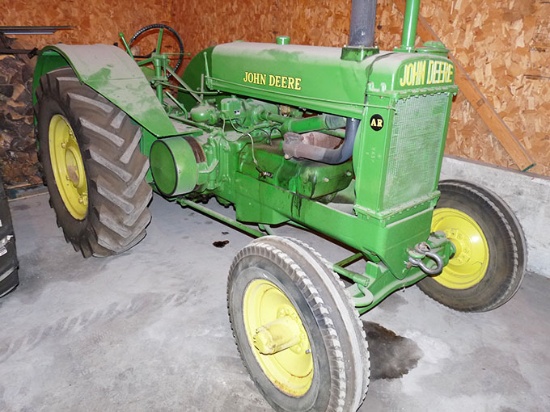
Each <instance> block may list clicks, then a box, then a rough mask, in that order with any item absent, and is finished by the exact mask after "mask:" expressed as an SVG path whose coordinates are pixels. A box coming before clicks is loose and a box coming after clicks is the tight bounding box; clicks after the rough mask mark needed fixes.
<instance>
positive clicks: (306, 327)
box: [228, 236, 369, 412]
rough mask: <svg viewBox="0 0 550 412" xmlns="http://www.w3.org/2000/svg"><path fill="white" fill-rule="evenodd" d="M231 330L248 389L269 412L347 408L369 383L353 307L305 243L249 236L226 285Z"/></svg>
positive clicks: (364, 347) (363, 342)
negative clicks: (255, 391)
mask: <svg viewBox="0 0 550 412" xmlns="http://www.w3.org/2000/svg"><path fill="white" fill-rule="evenodd" d="M228 309H229V316H230V320H231V324H232V327H233V334H234V337H235V340H236V342H237V346H238V348H239V352H240V354H241V358H242V359H243V362H244V364H245V366H246V368H247V369H248V371H249V373H250V375H251V377H252V379H253V381H254V382H255V384H256V386H257V387H258V389H259V390H260V392H262V394H263V395H264V397H265V398H266V400H267V401H268V402H269V403H270V404H271V406H272V407H273V408H274V409H275V410H277V411H287V412H289V411H295V412H298V411H355V410H357V409H358V408H359V406H360V405H361V403H362V401H363V399H364V396H365V393H366V391H367V388H368V383H369V356H368V348H367V342H366V338H365V335H364V331H363V329H362V327H361V324H360V321H359V317H358V314H357V311H356V310H355V308H354V306H353V304H352V303H351V300H350V299H349V297H348V296H347V294H346V292H345V290H344V288H343V287H342V284H341V283H340V281H339V279H337V277H336V275H335V274H334V273H333V272H332V271H331V270H330V269H329V268H328V267H327V265H326V264H325V262H324V261H323V260H322V259H321V258H320V256H319V255H318V254H317V253H316V252H315V251H314V250H313V249H311V248H309V247H308V246H307V245H304V244H302V243H300V242H298V241H295V240H293V239H287V238H280V237H277V236H266V237H263V238H260V239H257V240H255V241H253V242H252V243H251V244H250V245H248V246H247V247H245V248H244V249H243V250H241V251H240V252H239V254H238V255H237V256H236V257H235V260H234V261H233V265H232V266H231V270H230V274H229V282H228Z"/></svg>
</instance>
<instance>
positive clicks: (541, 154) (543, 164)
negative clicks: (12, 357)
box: [174, 0, 550, 176]
mask: <svg viewBox="0 0 550 412" xmlns="http://www.w3.org/2000/svg"><path fill="white" fill-rule="evenodd" d="M378 3H379V7H378V14H377V32H376V39H377V43H378V45H379V46H380V47H381V48H382V49H386V50H391V49H392V48H393V47H395V46H398V45H399V44H400V37H401V27H402V20H403V19H402V15H401V14H400V13H399V11H398V9H397V8H396V7H395V5H394V1H393V0H379V2H378ZM189 4H197V5H198V4H199V2H198V1H196V0H193V1H187V2H181V3H177V4H175V5H174V16H175V23H174V24H176V25H177V26H178V28H179V29H180V30H181V31H182V32H183V33H185V37H186V41H187V44H188V47H187V49H188V50H189V51H191V52H192V53H195V52H197V51H199V50H200V49H201V48H202V47H205V46H208V45H213V44H216V43H218V42H225V41H232V40H237V39H241V40H247V41H272V40H273V39H274V37H275V36H276V35H278V34H288V35H290V36H291V38H292V42H293V43H301V44H313V45H323V46H337V47H338V46H342V45H343V44H345V43H346V39H347V35H348V26H349V10H350V4H351V2H350V1H347V0H334V1H326V0H317V1H314V0H300V1H289V0H276V1H266V0H260V1H251V0H248V1H246V0H243V1H241V2H239V5H238V7H237V6H236V5H234V4H233V5H228V4H227V2H225V1H222V0H214V1H212V2H210V3H209V5H208V6H206V7H207V8H208V11H207V13H206V14H203V13H202V12H204V11H205V9H204V7H203V6H200V7H198V6H195V7H193V6H192V7H191V8H189ZM262 13H263V14H262ZM421 15H422V16H424V17H425V18H426V19H427V21H428V22H429V24H430V25H431V26H432V27H433V29H434V30H435V31H436V33H437V34H438V36H439V37H440V38H442V40H443V41H444V43H445V44H446V46H447V47H448V48H449V49H450V50H451V51H452V53H453V54H454V55H455V56H456V57H457V58H458V60H459V61H460V62H461V63H462V64H463V65H464V67H465V68H466V69H467V71H468V74H469V75H470V76H471V77H472V78H473V79H474V80H475V82H476V84H477V85H478V87H479V88H480V90H481V91H482V92H483V93H484V94H485V95H486V97H487V98H488V100H489V102H490V103H491V104H492V105H493V106H494V107H495V109H496V111H497V112H498V113H499V115H500V116H501V117H502V118H503V120H504V122H505V123H506V125H507V126H508V127H509V128H510V129H511V130H512V132H513V133H514V134H515V136H516V137H517V138H518V139H519V140H520V142H521V143H522V144H523V146H524V147H525V148H526V149H527V151H528V152H529V153H530V154H531V155H532V156H533V157H534V158H535V161H536V162H537V166H536V167H535V168H533V169H532V170H531V172H534V173H539V174H542V175H548V176H550V126H549V125H550V122H549V121H548V120H547V119H548V118H549V117H550V99H549V98H548V96H549V95H550V73H549V72H550V44H549V43H550V37H549V36H550V34H549V32H550V29H549V27H550V25H549V22H550V19H549V18H548V16H549V15H550V3H549V2H547V1H544V0H522V1H519V0H495V1H493V2H481V3H479V2H474V1H472V0H454V1H451V2H444V3H442V2H439V1H437V0H423V2H422V6H421ZM418 42H420V39H418ZM447 153H449V154H454V155H457V156H462V157H467V158H471V159H475V160H480V161H483V162H486V163H492V164H496V165H499V166H503V167H508V168H513V169H517V166H516V165H515V163H514V161H513V160H512V159H511V157H510V156H509V155H508V153H507V152H506V151H505V150H504V148H503V147H502V145H501V144H500V142H499V141H498V139H497V138H496V137H495V136H494V135H493V134H492V133H491V131H490V130H489V128H488V127H487V126H486V125H485V123H484V122H483V121H482V119H481V118H480V117H479V115H478V114H477V112H476V111H475V109H474V108H473V107H472V106H471V105H470V103H469V102H467V101H466V100H465V99H464V97H463V96H462V95H461V94H459V95H458V96H457V99H456V101H455V103H454V107H453V112H452V121H451V126H450V132H449V140H448V145H447Z"/></svg>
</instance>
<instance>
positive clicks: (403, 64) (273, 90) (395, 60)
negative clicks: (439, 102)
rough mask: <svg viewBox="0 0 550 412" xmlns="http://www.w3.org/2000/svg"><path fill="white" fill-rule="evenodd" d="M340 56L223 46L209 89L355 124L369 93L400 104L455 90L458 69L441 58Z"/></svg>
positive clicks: (323, 50)
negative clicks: (418, 95)
mask: <svg viewBox="0 0 550 412" xmlns="http://www.w3.org/2000/svg"><path fill="white" fill-rule="evenodd" d="M341 55H342V49H340V48H336V47H313V46H300V45H279V44H269V43H267V44H266V43H247V42H235V43H229V44H223V45H220V46H216V47H214V49H213V51H212V67H211V70H210V73H211V76H209V77H207V86H208V87H209V88H211V89H214V90H220V91H223V92H228V93H234V94H239V95H246V96H250V97H253V98H257V99H262V100H269V101H272V102H277V103H283V104H288V105H292V106H298V107H302V108H307V109H310V110H316V111H320V112H325V113H332V114H337V115H341V116H346V117H354V118H361V117H362V114H363V111H364V108H365V106H366V101H365V100H366V95H367V93H371V92H374V93H376V94H384V95H389V96H393V97H396V98H398V97H405V95H406V94H408V93H410V92H411V91H412V90H415V91H416V92H418V89H419V88H421V89H426V92H427V93H433V92H434V90H431V89H433V88H437V89H438V90H439V89H446V90H449V89H451V91H452V92H453V93H454V92H455V89H456V87H455V86H454V85H453V82H454V66H453V64H452V62H451V61H450V60H448V59H446V58H445V57H442V56H437V55H432V54H418V53H392V52H381V53H379V54H375V55H372V56H369V57H367V58H365V59H364V60H362V61H353V60H342V59H341ZM441 91H443V90H441Z"/></svg>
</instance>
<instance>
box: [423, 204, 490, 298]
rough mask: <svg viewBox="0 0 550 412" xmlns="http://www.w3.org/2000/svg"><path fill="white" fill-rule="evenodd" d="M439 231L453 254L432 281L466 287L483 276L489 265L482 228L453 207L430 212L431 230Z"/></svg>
mask: <svg viewBox="0 0 550 412" xmlns="http://www.w3.org/2000/svg"><path fill="white" fill-rule="evenodd" d="M436 231H442V232H445V235H446V236H447V238H448V239H450V240H451V241H452V242H453V244H454V246H455V248H456V253H455V254H454V256H453V257H452V258H451V260H450V261H449V264H448V265H447V266H445V268H444V269H443V272H442V273H441V274H440V275H438V276H435V277H434V280H435V281H437V282H439V283H440V284H441V285H443V286H445V287H447V288H450V289H468V288H471V287H473V286H475V285H477V284H479V282H481V280H482V279H483V278H484V276H485V273H486V272H487V267H488V266H489V246H488V243H487V239H486V237H485V235H484V233H483V230H482V229H481V227H479V225H478V224H477V223H476V222H475V220H473V219H472V218H471V217H470V216H468V215H467V214H466V213H464V212H461V211H460V210H457V209H451V208H439V209H436V210H435V211H434V216H433V220H432V232H436Z"/></svg>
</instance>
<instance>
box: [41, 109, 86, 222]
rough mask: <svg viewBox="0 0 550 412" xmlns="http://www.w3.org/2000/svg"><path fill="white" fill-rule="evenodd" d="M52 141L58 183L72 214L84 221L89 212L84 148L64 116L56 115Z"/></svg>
mask: <svg viewBox="0 0 550 412" xmlns="http://www.w3.org/2000/svg"><path fill="white" fill-rule="evenodd" d="M48 142H49V147H50V160H51V164H52V170H53V174H54V178H55V183H56V185H57V189H58V190H59V194H60V195H61V199H62V201H63V203H64V204H65V207H66V208H67V210H68V211H69V213H70V214H71V216H72V217H74V218H75V219H77V220H83V219H84V218H85V217H86V215H87V213H88V185H87V182H86V172H85V171H84V162H83V160H82V155H81V153H80V147H79V146H78V142H77V140H76V136H75V134H74V132H73V129H72V127H71V125H70V124H69V122H68V121H67V119H66V118H65V117H63V116H62V115H59V114H56V115H54V116H52V118H51V120H50V126H49V134H48Z"/></svg>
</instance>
